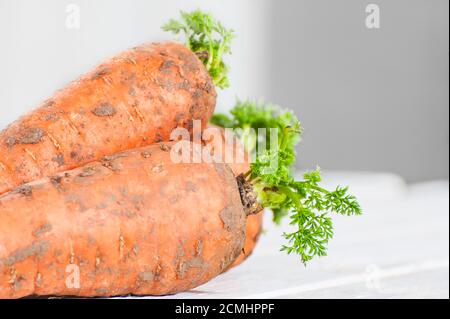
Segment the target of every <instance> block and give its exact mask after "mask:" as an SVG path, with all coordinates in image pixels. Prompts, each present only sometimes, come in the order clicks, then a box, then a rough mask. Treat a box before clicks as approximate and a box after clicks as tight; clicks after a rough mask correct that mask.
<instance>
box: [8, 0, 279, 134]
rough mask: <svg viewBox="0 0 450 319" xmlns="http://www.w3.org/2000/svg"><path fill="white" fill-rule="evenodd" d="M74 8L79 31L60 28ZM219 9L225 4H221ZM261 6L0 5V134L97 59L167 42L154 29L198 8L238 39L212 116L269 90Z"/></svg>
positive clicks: (206, 1) (92, 0)
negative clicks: (227, 83) (241, 99)
mask: <svg viewBox="0 0 450 319" xmlns="http://www.w3.org/2000/svg"><path fill="white" fill-rule="evenodd" d="M72 3H73V4H77V5H79V7H80V17H81V20H80V21H81V25H80V29H79V30H74V29H68V28H66V17H67V13H66V7H67V5H68V4H72ZM224 3H226V5H224ZM269 3H270V2H269V1H266V0H252V1H239V0H227V1H226V2H225V1H220V0H195V1H186V0H164V1H161V0H71V1H67V0H39V1H36V0H0V39H1V42H0V70H1V73H0V129H1V128H2V127H4V126H5V125H7V124H8V123H10V122H11V121H12V120H14V119H15V118H17V116H19V115H20V114H23V113H24V112H26V111H28V110H30V109H32V108H33V107H35V106H36V105H37V104H38V103H39V102H40V101H41V100H43V99H45V98H46V97H49V96H51V94H52V93H53V92H54V91H55V90H56V89H58V88H59V87H61V86H63V85H64V84H65V83H68V82H70V81H71V80H73V79H75V78H76V77H78V76H79V75H80V74H82V73H84V72H86V71H88V70H89V69H90V68H91V67H92V66H94V65H96V64H97V63H99V62H100V61H101V60H102V59H104V58H106V57H108V56H110V55H113V54H115V53H118V52H120V51H121V50H125V49H127V48H130V47H133V46H134V45H136V44H140V43H143V42H152V41H160V40H167V39H173V36H172V35H171V34H168V33H165V32H163V31H161V29H160V27H161V25H162V24H163V23H164V22H166V21H167V20H168V19H169V18H177V17H178V15H179V11H180V10H188V11H189V10H193V9H197V8H201V9H203V10H206V11H210V12H211V13H213V15H214V16H215V17H216V18H217V19H219V20H220V21H222V22H223V24H224V25H225V26H229V27H232V28H233V29H234V30H235V31H236V34H237V35H238V37H237V38H236V39H235V40H234V42H233V51H234V52H233V55H232V56H230V57H229V58H228V60H227V61H228V62H229V64H230V65H231V66H232V68H231V75H230V77H231V83H232V86H231V87H230V88H229V89H227V90H225V91H222V92H220V95H219V101H218V106H217V109H218V110H225V109H226V108H229V107H230V106H231V105H232V104H233V103H234V101H235V97H236V96H241V97H247V96H248V97H254V98H257V97H261V96H264V95H265V93H266V92H267V91H268V85H269V84H268V81H269V80H270V76H268V72H269V71H270V70H269V68H268V67H267V60H268V58H267V55H268V46H269V43H268V42H267V41H266V38H267V34H268V33H269V32H268V31H269V29H270V24H269V23H267V21H268V20H269V18H268V15H269V14H270V10H269Z"/></svg>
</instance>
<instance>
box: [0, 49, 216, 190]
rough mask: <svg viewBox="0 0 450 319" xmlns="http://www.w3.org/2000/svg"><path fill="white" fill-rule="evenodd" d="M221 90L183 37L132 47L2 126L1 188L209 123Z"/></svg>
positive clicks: (0, 143)
mask: <svg viewBox="0 0 450 319" xmlns="http://www.w3.org/2000/svg"><path fill="white" fill-rule="evenodd" d="M215 101H216V92H215V88H214V85H213V84H212V82H211V78H210V76H209V74H208V72H207V71H206V69H205V67H204V66H203V64H202V62H201V61H200V60H199V59H198V58H197V56H196V55H195V54H194V53H193V52H192V51H190V50H188V49H187V48H186V47H185V46H183V45H181V44H176V43H160V44H159V43H153V44H145V45H141V46H138V47H135V48H133V49H131V50H128V51H125V52H123V53H121V54H119V55H117V56H115V57H113V58H111V59H109V60H107V61H105V62H104V63H102V64H101V65H99V66H97V67H96V68H95V69H93V70H92V71H91V72H89V73H87V74H85V75H83V76H81V77H80V78H79V79H78V80H76V81H74V82H72V83H70V84H69V85H68V86H66V87H65V88H63V89H62V90H60V91H58V92H57V93H56V94H55V95H54V96H53V97H52V98H50V99H48V100H46V101H45V102H43V103H42V104H41V105H40V106H39V107H38V108H37V109H36V110H34V111H32V112H31V113H29V114H28V115H25V116H23V117H22V118H20V119H19V120H17V121H15V122H14V123H12V124H11V125H10V126H9V127H8V128H6V129H5V130H3V131H2V132H0V194H2V193H4V192H6V191H8V190H11V189H12V188H14V187H16V186H18V185H20V184H22V183H26V182H30V181H34V180H37V179H40V178H42V177H44V176H49V175H52V174H55V173H57V172H62V171H65V170H68V169H72V168H75V167H79V166H80V165H83V164H85V163H88V162H91V161H95V160H99V159H100V158H101V157H102V156H105V155H107V154H113V153H116V152H120V151H123V150H127V149H132V148H136V147H140V146H145V145H149V144H151V143H155V142H161V141H168V140H169V136H170V133H171V131H172V129H173V128H175V127H179V126H182V127H186V128H188V129H190V128H191V126H192V120H194V119H198V120H202V123H203V125H206V123H207V121H208V120H209V118H210V116H211V114H212V113H213V111H214V107H215Z"/></svg>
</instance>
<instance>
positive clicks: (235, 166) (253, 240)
mask: <svg viewBox="0 0 450 319" xmlns="http://www.w3.org/2000/svg"><path fill="white" fill-rule="evenodd" d="M208 128H214V129H216V130H218V132H219V133H218V134H217V135H218V136H220V137H221V145H222V148H218V147H215V146H214V141H209V142H208V143H206V145H207V146H209V147H211V148H212V149H213V151H214V152H213V153H217V152H221V156H222V158H223V159H225V158H226V157H225V156H226V154H228V158H232V159H233V161H232V162H228V163H227V164H228V165H229V166H230V168H231V170H232V171H233V174H234V176H236V177H237V176H239V175H241V174H244V173H246V172H248V170H249V169H250V158H249V155H248V154H247V153H246V152H245V150H244V146H243V145H242V143H241V142H240V141H239V139H238V138H237V137H236V136H234V135H233V136H232V139H231V138H230V140H229V143H225V130H224V129H223V128H221V127H218V126H214V125H209V127H208ZM241 153H244V156H242V157H239V156H237V154H241ZM240 158H242V159H243V161H240V160H239V159H240ZM263 215H264V214H263V212H260V213H259V214H255V215H250V216H248V217H247V225H246V229H245V243H244V248H243V250H242V252H241V254H240V255H239V257H238V259H236V260H235V262H234V263H233V265H232V266H231V267H235V266H237V265H239V264H241V263H242V262H243V261H244V260H246V259H247V258H248V257H249V256H250V255H251V254H252V253H253V250H254V249H255V247H256V244H257V243H258V240H259V237H260V235H261V232H262V224H263Z"/></svg>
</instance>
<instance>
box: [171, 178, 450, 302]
mask: <svg viewBox="0 0 450 319" xmlns="http://www.w3.org/2000/svg"><path fill="white" fill-rule="evenodd" d="M324 180H325V181H326V183H325V184H330V185H335V184H336V183H342V184H343V185H351V191H352V193H354V194H356V195H357V196H358V197H359V200H360V203H361V205H362V207H363V209H364V215H363V216H360V217H350V218H349V217H341V216H337V217H336V218H335V219H334V220H335V238H334V239H333V240H332V241H331V243H330V246H329V250H328V256H327V257H322V258H319V259H317V260H314V261H312V262H310V263H309V264H308V265H307V267H306V268H305V267H304V266H303V265H302V264H300V262H299V260H298V258H297V257H296V256H293V255H291V256H288V255H286V254H285V253H284V252H280V251H279V247H280V246H281V244H282V243H283V238H282V237H281V234H282V233H283V231H285V230H287V229H288V227H289V226H288V225H287V223H285V224H284V225H282V226H280V227H277V226H274V225H273V224H272V223H271V221H270V215H269V214H267V213H266V215H265V225H264V228H265V231H264V234H263V235H262V236H261V238H260V241H259V243H258V246H257V247H256V250H255V252H254V253H253V255H252V256H250V257H249V259H247V260H246V261H245V262H244V263H243V264H241V265H240V266H238V267H236V268H234V269H231V270H230V271H228V272H227V273H225V274H222V275H220V276H218V277H217V278H215V279H213V280H211V281H210V282H208V283H206V284H205V285H202V286H200V287H198V288H196V289H194V290H192V291H189V292H185V293H180V294H177V295H174V296H166V297H163V298H449V184H448V181H433V182H426V183H420V184H413V185H406V184H405V183H404V182H403V181H402V180H401V179H400V178H399V177H397V176H395V175H391V174H379V173H378V174H374V173H344V172H341V173H339V172H335V173H329V174H324Z"/></svg>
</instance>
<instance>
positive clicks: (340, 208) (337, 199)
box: [212, 101, 361, 263]
mask: <svg viewBox="0 0 450 319" xmlns="http://www.w3.org/2000/svg"><path fill="white" fill-rule="evenodd" d="M230 114H231V116H228V115H224V114H216V115H214V116H213V119H212V123H213V124H216V125H218V126H222V127H229V128H234V129H240V130H239V132H240V134H239V135H240V137H241V138H243V139H244V145H245V146H246V148H247V150H249V151H251V150H253V149H254V148H255V144H256V141H257V139H258V137H253V138H249V136H251V134H250V133H249V131H250V130H251V129H252V128H253V129H258V128H277V129H278V139H275V140H276V142H275V143H276V144H277V145H271V144H270V143H269V141H267V142H266V143H265V146H266V147H265V149H263V150H258V152H257V156H256V159H255V161H254V162H253V163H251V165H250V167H251V168H250V171H249V172H247V174H245V178H246V181H247V182H248V183H250V184H251V185H252V186H253V190H254V191H255V193H256V195H257V198H258V202H259V204H260V205H261V206H262V207H265V208H269V209H271V210H272V212H273V219H274V221H275V222H276V223H279V222H280V221H281V219H283V218H284V217H285V216H287V215H289V218H290V223H291V225H293V226H294V228H295V229H294V231H293V232H292V233H285V234H284V237H285V239H286V240H287V243H286V244H285V245H284V246H282V248H281V250H283V251H286V252H287V253H288V254H290V253H297V254H298V255H299V256H300V259H301V261H302V262H303V263H306V262H308V261H309V260H311V259H312V258H313V257H315V256H325V255H326V246H327V244H328V241H329V240H330V239H331V238H332V237H333V223H332V220H331V217H330V216H329V213H330V212H331V213H337V214H341V215H347V216H351V215H360V214H361V207H360V206H359V204H358V202H357V200H356V198H355V197H354V196H352V195H348V194H347V190H348V188H347V187H341V186H337V187H336V188H335V189H334V190H331V191H330V190H326V189H324V188H323V187H321V186H320V185H319V183H320V181H321V177H320V170H319V169H316V170H314V171H311V172H307V173H305V174H304V175H303V178H302V179H301V180H298V179H296V178H295V177H294V176H293V174H292V170H291V168H292V165H293V163H294V162H295V158H296V151H295V147H296V145H297V144H298V143H299V142H300V137H301V134H302V129H301V127H300V123H299V121H298V119H297V117H296V116H295V115H294V114H293V113H292V112H290V111H286V110H281V109H279V108H278V107H275V106H272V105H260V104H257V103H253V102H251V101H244V102H241V101H238V103H237V104H236V106H235V107H234V108H233V109H232V110H231V111H230ZM272 144H274V143H273V142H272ZM273 163H276V165H272V164H273Z"/></svg>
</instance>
